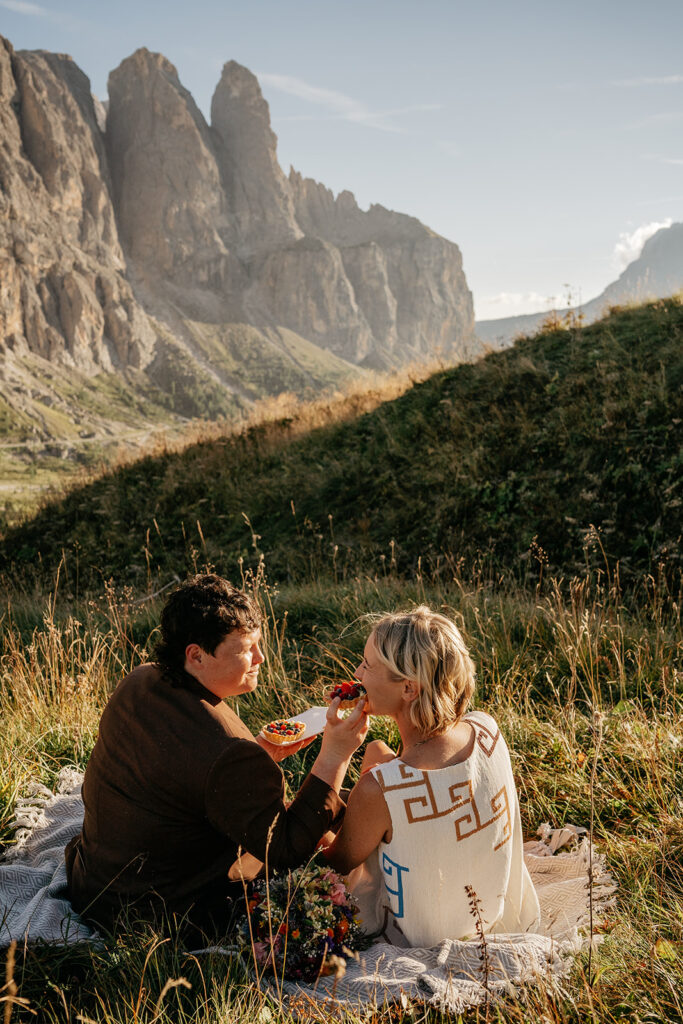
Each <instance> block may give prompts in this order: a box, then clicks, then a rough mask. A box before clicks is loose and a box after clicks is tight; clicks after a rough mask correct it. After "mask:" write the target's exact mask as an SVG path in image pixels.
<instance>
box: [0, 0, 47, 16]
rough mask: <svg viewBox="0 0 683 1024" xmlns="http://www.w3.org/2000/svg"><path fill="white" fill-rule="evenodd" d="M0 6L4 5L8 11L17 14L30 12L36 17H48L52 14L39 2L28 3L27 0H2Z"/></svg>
mask: <svg viewBox="0 0 683 1024" xmlns="http://www.w3.org/2000/svg"><path fill="white" fill-rule="evenodd" d="M0 7H4V8H5V9H6V10H8V11H14V13H15V14H30V15H32V16H33V17H34V18H35V17H38V18H46V17H48V16H49V14H50V12H49V11H46V10H45V8H44V7H40V6H39V5H38V4H30V3H26V0H0Z"/></svg>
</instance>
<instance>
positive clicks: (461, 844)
mask: <svg viewBox="0 0 683 1024" xmlns="http://www.w3.org/2000/svg"><path fill="white" fill-rule="evenodd" d="M355 677H356V679H358V680H359V681H360V682H361V683H362V684H363V686H364V687H365V690H366V694H367V696H366V700H365V711H366V712H367V713H368V714H370V715H387V716H389V717H390V718H393V719H394V721H395V722H396V724H397V726H398V730H399V732H400V735H401V753H400V755H399V754H396V753H395V752H394V751H393V750H391V748H390V747H388V746H387V745H386V744H385V743H382V742H381V741H374V742H372V743H370V744H369V745H368V747H367V750H366V753H365V757H364V761H363V768H362V774H361V778H360V780H359V782H358V784H357V785H356V786H355V788H354V789H353V790H352V792H351V795H350V797H349V802H348V808H347V811H346V815H345V818H344V823H343V826H342V828H341V831H340V832H339V833H338V835H337V837H336V838H335V840H334V842H333V843H332V845H331V846H330V847H329V848H328V850H327V852H326V855H327V858H328V860H329V862H330V864H331V865H332V866H333V867H334V868H335V869H336V870H338V871H340V872H342V873H344V874H348V873H351V875H350V880H349V881H350V886H351V888H352V889H353V891H354V895H356V897H357V899H358V901H359V903H360V906H361V917H362V920H363V924H364V926H365V928H366V930H367V931H375V930H376V931H380V932H382V933H383V935H384V937H385V938H386V939H388V940H389V941H391V942H393V943H394V944H396V945H404V946H405V945H407V946H434V945H436V944H438V943H439V942H441V941H442V940H443V939H446V938H453V939H466V938H471V937H472V936H474V935H475V934H476V930H477V919H479V921H481V922H482V925H483V928H484V930H485V931H487V932H524V931H530V930H533V928H534V926H535V925H536V924H537V922H538V917H539V905H538V899H537V896H536V892H535V890H534V887H533V884H532V882H531V879H530V877H529V874H528V872H527V870H526V867H525V865H524V860H523V857H522V830H521V823H520V818H519V806H518V801H517V792H516V788H515V783H514V778H513V775H512V768H511V765H510V755H509V753H508V749H507V746H506V745H505V741H504V739H503V737H502V735H501V733H500V730H499V729H498V726H497V725H496V723H495V721H494V720H493V718H491V716H490V715H487V714H485V713H484V712H482V711H472V712H469V713H467V707H468V705H469V702H470V700H471V697H472V694H473V691H474V682H475V671H474V665H473V663H472V659H471V658H470V656H469V653H468V651H467V648H466V646H465V643H464V641H463V639H462V636H461V635H460V632H459V631H458V629H457V627H456V626H455V625H454V623H453V622H451V621H450V619H448V618H446V617H445V616H443V615H440V614H438V613H436V612H433V611H431V610H430V609H429V608H427V607H424V606H423V607H419V608H416V609H415V610H414V611H410V612H406V613H402V614H392V615H385V616H383V617H382V618H380V619H379V620H378V621H377V622H376V623H375V624H374V628H373V629H372V632H371V633H370V636H369V637H368V641H367V643H366V645H365V651H364V656H363V660H362V662H361V664H360V665H359V667H358V669H357V670H356V673H355ZM354 869H357V870H355V871H354Z"/></svg>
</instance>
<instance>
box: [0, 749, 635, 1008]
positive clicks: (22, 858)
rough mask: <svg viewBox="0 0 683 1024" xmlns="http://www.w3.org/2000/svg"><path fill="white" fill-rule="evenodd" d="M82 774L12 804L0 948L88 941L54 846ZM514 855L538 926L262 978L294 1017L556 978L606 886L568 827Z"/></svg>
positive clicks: (1, 885) (1, 889) (439, 1001)
mask: <svg viewBox="0 0 683 1024" xmlns="http://www.w3.org/2000/svg"><path fill="white" fill-rule="evenodd" d="M82 780H83V777H82V775H81V774H80V773H79V772H77V771H75V770H74V769H68V768H67V769H64V770H63V771H62V772H61V773H60V775H59V778H58V782H57V786H56V791H55V792H54V793H53V792H51V791H50V790H49V789H47V787H45V786H42V785H39V784H34V785H33V786H32V787H31V788H30V790H29V791H28V793H27V794H26V796H24V797H22V798H20V799H19V800H18V801H17V807H16V816H15V821H14V823H13V824H14V826H15V829H16V833H15V838H16V842H15V844H14V845H13V846H11V847H9V849H8V850H7V852H6V853H5V855H4V857H3V858H2V861H0V945H3V946H5V945H9V943H10V942H12V941H13V940H16V941H18V942H24V941H36V940H42V941H45V942H61V943H75V942H83V941H90V940H93V939H95V938H97V936H96V933H95V932H93V930H92V928H90V926H89V925H88V924H86V922H85V921H83V920H82V919H81V918H80V917H79V916H78V914H76V913H75V911H74V910H73V908H72V907H71V905H70V903H69V901H68V898H67V887H66V870H65V867H64V847H65V846H66V844H67V843H68V841H69V840H70V839H71V838H72V837H73V836H75V835H76V834H77V833H78V832H79V831H80V827H81V822H82V819H83V803H82V800H81V795H80V789H81V783H82ZM524 859H525V862H526V865H527V867H528V869H529V872H530V874H531V878H532V880H533V882H534V885H535V886H536V890H537V892H538V898H539V902H540V905H541V925H540V927H539V930H538V932H535V933H533V934H528V933H524V934H519V935H487V936H486V937H485V943H482V941H481V939H476V940H472V941H468V942H462V941H459V940H456V939H448V940H446V941H445V942H442V943H441V944H440V945H439V946H435V947H433V948H431V949H416V948H410V949H400V948H397V947H396V946H391V945H388V944H386V943H377V944H375V945H373V946H371V947H370V949H368V950H365V951H364V952H363V953H361V954H360V958H359V960H358V961H357V962H356V961H350V963H349V966H348V968H347V970H346V971H345V973H344V974H343V975H342V976H340V977H338V978H334V977H324V978H320V979H319V980H318V982H317V983H316V984H315V985H304V984H301V983H299V982H290V981H287V980H284V981H279V982H277V983H274V982H273V981H272V980H269V979H263V983H264V984H265V985H266V986H268V987H269V988H270V990H271V991H272V992H273V993H274V994H276V995H277V996H279V997H282V998H287V999H288V1000H289V1002H290V1004H291V1008H292V1010H293V1011H296V1010H297V1008H298V1009H299V1012H304V1013H305V1008H306V1006H308V1007H310V1006H311V1002H312V1001H313V1002H315V1004H316V1006H318V1007H319V1006H320V1004H327V1005H328V1009H329V1010H330V1011H332V1010H335V1011H337V1010H340V1009H342V1008H343V1007H344V1006H347V1007H355V1008H358V1007H369V1006H375V1005H379V1006H381V1005H382V1004H383V1003H385V1002H388V1001H397V1002H399V1003H400V1002H404V1003H405V1001H406V1000H410V999H419V1000H421V1001H423V1002H426V1003H429V1004H431V1005H433V1006H436V1007H438V1008H440V1009H442V1010H448V1011H450V1012H454V1013H460V1012H462V1011H463V1010H464V1009H466V1008H467V1007H469V1006H476V1005H478V1004H480V1003H482V1002H484V1001H485V1000H486V999H487V998H491V997H496V996H499V995H502V994H504V993H506V992H509V991H510V990H511V989H512V988H513V987H514V986H515V985H518V984H522V983H524V982H528V981H534V980H538V979H539V978H545V979H547V978H548V977H552V976H555V977H558V976H559V977H561V976H562V975H564V974H566V973H567V972H568V971H569V970H570V969H571V963H572V959H573V956H574V955H575V954H576V953H578V952H580V951H581V950H582V949H584V948H586V947H587V945H588V943H589V942H590V941H592V939H591V936H590V935H589V933H588V932H589V928H588V926H589V916H590V915H589V896H590V894H591V893H592V904H593V918H594V922H595V923H597V922H598V921H599V919H600V916H601V915H604V912H605V910H606V908H607V907H608V906H609V905H610V904H611V902H612V898H613V893H614V890H615V884H614V881H613V879H612V877H611V875H610V873H609V871H608V870H607V868H606V865H605V861H604V857H603V856H601V855H599V854H597V853H595V852H594V851H593V850H592V849H591V844H590V840H589V838H588V837H587V836H586V835H585V830H584V829H579V828H576V827H574V826H567V827H565V828H562V829H551V828H550V826H548V825H543V826H541V828H540V829H539V839H538V840H537V841H533V842H530V843H526V844H525V850H524ZM591 879H592V880H591ZM207 952H208V951H207ZM212 952H213V950H212ZM226 952H234V951H226Z"/></svg>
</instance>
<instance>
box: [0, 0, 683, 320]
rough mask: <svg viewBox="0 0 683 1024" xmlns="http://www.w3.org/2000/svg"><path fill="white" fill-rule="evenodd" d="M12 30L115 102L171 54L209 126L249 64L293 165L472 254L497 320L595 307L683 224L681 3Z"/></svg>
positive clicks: (41, 17)
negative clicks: (124, 73)
mask: <svg viewBox="0 0 683 1024" xmlns="http://www.w3.org/2000/svg"><path fill="white" fill-rule="evenodd" d="M0 33H2V34H3V35H5V36H6V37H7V38H8V39H9V40H10V42H12V43H13V45H14V46H15V47H16V48H17V49H21V48H27V49H48V50H55V51H58V52H64V53H69V54H71V56H73V58H74V59H75V60H76V62H77V63H78V64H79V65H80V67H81V68H82V69H83V70H84V71H85V72H86V74H88V75H89V77H90V79H91V82H92V87H93V91H94V92H95V93H96V94H97V95H98V96H100V98H103V99H104V98H106V83H107V75H108V73H109V71H111V70H112V69H113V68H114V67H116V66H117V65H118V64H119V63H120V62H121V60H123V59H124V58H125V57H127V56H128V55H129V54H130V53H132V52H133V50H135V49H137V47H139V46H147V47H148V48H149V49H151V50H158V51H160V52H162V53H164V54H165V55H166V56H167V57H168V58H169V59H170V60H171V61H172V62H173V63H174V64H175V65H176V67H177V69H178V72H179V75H180V79H181V81H182V82H183V84H184V85H185V86H186V87H187V88H188V89H189V90H190V92H191V93H192V94H193V96H194V98H195V100H196V101H197V103H198V104H199V106H200V107H201V109H202V110H203V111H204V113H205V114H207V115H208V112H209V108H210V102H211V95H212V93H213V90H214V88H215V85H216V83H217V81H218V78H219V76H220V71H221V68H222V65H223V64H224V62H225V61H227V60H237V61H239V62H240V63H241V64H244V65H246V66H247V67H248V68H250V69H251V70H252V71H254V72H255V73H256V74H257V75H258V76H259V78H260V80H261V85H262V89H263V93H264V95H265V97H266V99H267V100H268V102H269V104H270V108H271V116H272V123H273V128H274V130H275V132H276V133H277V135H278V139H279V145H278V154H279V158H280V163H281V164H282V166H283V168H284V170H285V171H288V169H289V166H290V164H292V165H293V166H294V167H295V168H296V169H297V170H299V171H301V172H302V173H303V174H305V175H307V176H310V177H313V178H315V179H317V180H318V181H322V182H324V183H325V184H326V185H327V186H328V187H330V188H332V189H333V190H334V191H335V192H339V191H341V190H342V189H345V188H346V189H350V190H351V191H352V192H353V193H354V194H355V196H356V198H357V200H358V202H359V203H360V204H361V206H363V207H364V208H365V207H367V206H368V205H369V204H370V203H374V202H377V203H382V204H383V205H384V206H388V207H390V208H392V209H395V210H400V211H402V212H404V213H409V214H412V215H414V216H417V217H419V218H420V219H421V220H422V221H424V223H426V224H428V225H429V226H430V227H431V228H433V229H434V230H435V231H437V232H439V233H440V234H442V235H444V236H445V237H447V238H449V239H451V240H452V241H454V242H457V243H458V245H459V246H460V248H461V250H462V253H463V260H464V267H465V273H466V275H467V279H468V282H469V285H470V288H471V289H472V291H473V293H474V299H475V309H476V313H477V316H478V317H480V318H484V317H497V316H509V315H513V314H516V313H522V312H533V311H535V310H537V309H539V308H548V306H550V305H552V302H553V300H563V298H564V297H565V295H566V293H567V291H569V292H570V293H571V295H572V297H573V298H574V301H577V300H578V299H579V297H580V298H581V299H583V300H587V299H589V298H592V297H593V296H594V295H596V294H598V292H600V291H601V290H602V288H603V287H604V286H605V285H606V284H608V283H609V282H610V281H611V280H614V278H615V277H617V276H618V274H619V272H620V270H621V269H623V266H624V264H625V261H627V260H628V259H629V258H630V257H632V256H633V255H635V254H637V252H638V246H639V245H641V244H642V241H643V240H644V238H646V237H647V235H648V232H652V231H653V230H654V229H655V226H656V225H659V224H665V223H667V222H669V221H670V220H674V221H676V220H683V48H682V47H681V39H683V3H682V2H681V0H675V2H673V0H651V2H650V3H649V5H647V6H646V5H645V4H644V3H642V0H639V2H637V3H635V2H632V0H621V2H602V0H592V2H590V3H589V2H585V0H574V2H573V3H572V4H560V3H555V2H553V0H546V2H544V3H540V2H525V0H517V2H512V0H507V2H502V0H488V2H487V0H480V2H479V3H473V2H471V0H470V2H469V3H461V2H460V0H411V2H406V0H391V2H387V0H365V2H358V0H345V2H344V3H340V2H335V3H332V2H328V0H316V2H309V0H288V2H287V3H285V2H283V0H277V2H275V0H249V2H248V3H247V2H242V3H239V4H238V3H234V2H222V3H218V2H215V0H195V2H194V3H193V4H192V5H190V4H188V3H186V2H183V3H180V2H178V0H166V2H165V3H160V2H157V0H138V2H132V0H118V2H117V3H112V2H108V3H106V4H105V3H101V2H97V0H89V2H85V0H36V2H27V0H0Z"/></svg>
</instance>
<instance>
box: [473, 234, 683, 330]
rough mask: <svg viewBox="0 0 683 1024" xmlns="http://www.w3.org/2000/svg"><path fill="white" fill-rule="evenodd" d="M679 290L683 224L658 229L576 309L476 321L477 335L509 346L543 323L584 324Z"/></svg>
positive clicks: (682, 277)
mask: <svg viewBox="0 0 683 1024" xmlns="http://www.w3.org/2000/svg"><path fill="white" fill-rule="evenodd" d="M682 288H683V223H674V224H670V225H669V226H668V227H665V228H660V229H659V231H657V232H655V234H654V235H652V236H651V237H650V238H648V239H647V241H646V242H645V244H644V245H643V248H642V250H641V252H640V255H639V256H638V257H637V258H636V259H635V260H632V261H631V263H629V264H628V266H627V267H625V268H624V270H623V271H622V273H621V274H620V275H619V277H618V278H617V280H616V281H612V282H611V283H610V284H608V285H607V287H606V288H604V289H603V291H602V292H601V293H600V294H599V295H598V296H596V298H594V299H590V300H589V301H588V302H584V303H581V304H580V305H579V306H565V307H563V308H559V309H554V310H547V311H546V312H543V313H522V314H521V315H519V316H512V317H503V318H501V319H499V320H477V321H476V323H475V330H476V333H477V336H478V337H479V338H480V339H481V340H482V341H483V342H486V343H488V344H493V345H495V346H496V347H499V346H501V345H506V344H509V343H510V342H511V341H513V340H514V339H515V338H516V337H517V336H519V335H523V334H530V333H533V332H534V331H536V330H538V328H539V327H540V326H541V325H542V324H543V322H544V320H547V319H548V318H550V319H551V320H552V319H553V318H555V319H556V320H558V321H561V320H562V319H566V320H569V321H571V320H572V318H574V317H577V316H581V317H582V318H583V320H584V322H586V323H591V322H592V321H594V320H596V319H598V318H599V317H601V316H604V314H605V313H607V311H608V310H609V308H610V306H616V305H620V304H623V303H641V302H645V301H647V300H648V299H665V298H668V297H669V296H670V295H674V294H675V293H676V292H678V291H680V290H681V289H682Z"/></svg>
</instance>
